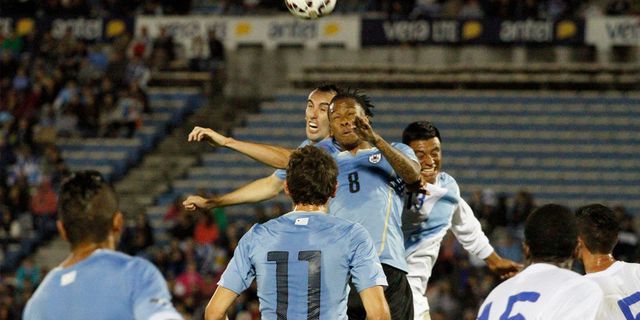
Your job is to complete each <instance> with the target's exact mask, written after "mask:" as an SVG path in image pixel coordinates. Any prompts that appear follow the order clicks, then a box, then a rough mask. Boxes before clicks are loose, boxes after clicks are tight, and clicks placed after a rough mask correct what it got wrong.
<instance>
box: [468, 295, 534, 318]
mask: <svg viewBox="0 0 640 320" xmlns="http://www.w3.org/2000/svg"><path fill="white" fill-rule="evenodd" d="M539 298H540V294H539V293H537V292H527V291H525V292H520V293H518V294H514V295H512V296H510V297H509V301H508V302H507V310H505V311H504V313H503V314H502V315H501V316H500V320H526V318H525V317H524V316H523V315H522V314H520V313H518V314H516V315H515V316H510V315H511V311H512V310H513V305H514V304H515V303H516V302H518V301H526V302H536V301H538V299H539ZM490 312H491V303H489V304H487V306H485V307H484V310H482V314H481V315H480V317H478V320H489V313H490Z"/></svg>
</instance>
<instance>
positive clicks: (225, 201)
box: [182, 173, 283, 210]
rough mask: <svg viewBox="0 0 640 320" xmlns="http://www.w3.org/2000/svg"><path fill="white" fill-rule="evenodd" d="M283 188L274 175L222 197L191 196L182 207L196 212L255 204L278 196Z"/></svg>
mask: <svg viewBox="0 0 640 320" xmlns="http://www.w3.org/2000/svg"><path fill="white" fill-rule="evenodd" d="M282 188H283V181H282V180H280V178H278V177H277V176H276V175H275V173H274V174H272V175H270V176H268V177H264V178H261V179H258V180H255V181H253V182H251V183H249V184H246V185H244V186H242V187H240V188H238V189H236V190H234V191H231V192H229V193H227V194H223V195H220V196H213V197H211V198H204V197H201V196H197V195H190V196H188V197H187V198H186V199H185V200H184V202H182V205H183V206H184V208H185V209H187V210H196V208H202V209H211V208H217V207H225V206H231V205H236V204H242V203H255V202H260V201H264V200H269V199H271V198H273V197H275V196H277V195H278V193H280V191H282Z"/></svg>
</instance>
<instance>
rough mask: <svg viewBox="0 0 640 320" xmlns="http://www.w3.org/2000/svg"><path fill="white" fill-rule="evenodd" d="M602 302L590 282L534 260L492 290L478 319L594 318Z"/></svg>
mask: <svg viewBox="0 0 640 320" xmlns="http://www.w3.org/2000/svg"><path fill="white" fill-rule="evenodd" d="M601 302H602V291H601V290H600V289H599V288H598V286H597V285H596V284H595V283H594V282H593V281H590V280H588V279H585V278H584V277H582V276H581V275H579V274H577V273H575V272H573V271H570V270H566V269H562V268H559V267H557V266H554V265H551V264H546V263H536V264H532V265H530V266H529V267H527V268H526V269H524V270H523V271H522V272H520V273H519V274H518V275H516V276H515V277H513V278H511V279H509V280H507V281H505V282H503V283H502V284H500V285H499V286H497V287H496V288H495V289H493V291H491V293H490V294H489V296H488V297H487V299H486V300H485V301H484V303H483V304H482V306H481V307H480V312H479V313H478V319H479V320H493V319H496V320H497V319H515V318H518V319H528V320H534V319H536V320H556V319H557V320H574V319H575V320H589V319H596V318H595V315H596V313H597V310H598V308H599V306H600V304H601ZM518 314H519V315H520V317H518V316H517V315H518Z"/></svg>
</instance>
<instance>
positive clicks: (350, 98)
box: [329, 90, 374, 150]
mask: <svg viewBox="0 0 640 320" xmlns="http://www.w3.org/2000/svg"><path fill="white" fill-rule="evenodd" d="M373 107H374V106H373V105H372V104H371V102H370V100H369V97H367V96H366V95H364V94H360V93H359V92H358V91H357V90H347V91H345V92H341V93H338V94H336V96H335V97H333V99H332V100H331V105H330V106H329V123H330V125H331V134H332V135H333V137H334V138H335V139H336V141H338V143H339V144H340V145H341V146H342V147H343V148H344V149H346V150H351V149H354V148H355V147H357V146H358V145H359V144H360V142H361V141H360V137H359V136H358V135H357V134H356V132H355V128H354V127H355V122H354V121H355V119H356V116H358V117H360V118H362V119H364V120H365V121H367V122H369V118H371V117H373V112H371V109H372V108H373Z"/></svg>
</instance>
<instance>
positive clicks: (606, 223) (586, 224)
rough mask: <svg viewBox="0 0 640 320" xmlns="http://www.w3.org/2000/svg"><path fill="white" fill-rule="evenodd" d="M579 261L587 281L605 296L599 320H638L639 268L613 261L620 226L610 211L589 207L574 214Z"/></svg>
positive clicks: (631, 264) (639, 265)
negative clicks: (592, 282) (576, 220)
mask: <svg viewBox="0 0 640 320" xmlns="http://www.w3.org/2000/svg"><path fill="white" fill-rule="evenodd" d="M576 217H577V218H578V230H579V236H578V242H579V246H580V254H579V256H580V259H581V260H582V262H583V263H584V268H585V271H586V272H587V275H586V277H587V278H589V279H591V280H594V281H595V282H596V283H598V285H599V286H600V288H601V289H602V291H603V292H604V303H603V305H602V308H601V309H600V314H599V316H598V319H612V320H617V319H620V320H636V319H640V264H637V263H627V262H623V261H616V259H614V258H613V255H612V252H613V248H614V247H615V246H616V243H617V242H618V233H619V232H620V225H619V223H618V221H617V219H616V216H615V213H614V212H613V210H611V209H609V208H607V207H605V206H603V205H601V204H590V205H587V206H584V207H581V208H579V209H578V210H576Z"/></svg>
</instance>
